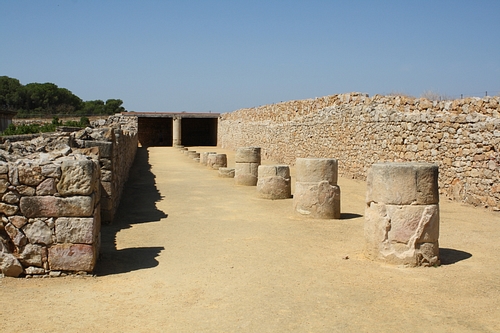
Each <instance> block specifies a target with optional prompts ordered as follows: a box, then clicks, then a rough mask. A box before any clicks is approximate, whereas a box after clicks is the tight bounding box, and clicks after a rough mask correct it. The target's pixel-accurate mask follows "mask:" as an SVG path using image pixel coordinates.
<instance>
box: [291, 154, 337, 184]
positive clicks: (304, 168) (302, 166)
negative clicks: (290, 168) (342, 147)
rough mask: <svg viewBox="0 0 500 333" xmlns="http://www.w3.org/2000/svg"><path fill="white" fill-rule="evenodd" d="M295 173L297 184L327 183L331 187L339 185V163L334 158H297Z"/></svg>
mask: <svg viewBox="0 0 500 333" xmlns="http://www.w3.org/2000/svg"><path fill="white" fill-rule="evenodd" d="M295 172H296V174H297V176H296V177H297V180H296V181H297V182H301V183H302V182H303V183H315V182H316V183H319V182H322V181H327V182H328V183H330V185H337V178H338V161H337V160H336V159H333V158H297V160H296V164H295Z"/></svg>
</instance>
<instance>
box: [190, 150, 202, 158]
mask: <svg viewBox="0 0 500 333" xmlns="http://www.w3.org/2000/svg"><path fill="white" fill-rule="evenodd" d="M197 154H198V155H197ZM187 157H189V158H195V157H200V155H199V153H197V152H196V151H194V150H188V152H187Z"/></svg>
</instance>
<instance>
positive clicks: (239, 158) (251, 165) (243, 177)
mask: <svg viewBox="0 0 500 333" xmlns="http://www.w3.org/2000/svg"><path fill="white" fill-rule="evenodd" d="M234 161H235V168H234V181H235V183H236V184H237V185H246V186H255V185H257V177H258V167H259V165H260V147H243V148H238V149H237V150H236V154H235V156H234Z"/></svg>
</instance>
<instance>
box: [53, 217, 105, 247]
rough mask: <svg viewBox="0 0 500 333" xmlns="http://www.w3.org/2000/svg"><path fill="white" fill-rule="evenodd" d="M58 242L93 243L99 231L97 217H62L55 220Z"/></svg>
mask: <svg viewBox="0 0 500 333" xmlns="http://www.w3.org/2000/svg"><path fill="white" fill-rule="evenodd" d="M55 229H56V230H55V232H56V241H57V243H80V244H93V243H94V239H95V237H96V235H97V233H98V231H97V230H96V229H97V223H96V221H95V218H93V217H86V218H78V217H73V218H70V217H60V218H58V219H56V221H55Z"/></svg>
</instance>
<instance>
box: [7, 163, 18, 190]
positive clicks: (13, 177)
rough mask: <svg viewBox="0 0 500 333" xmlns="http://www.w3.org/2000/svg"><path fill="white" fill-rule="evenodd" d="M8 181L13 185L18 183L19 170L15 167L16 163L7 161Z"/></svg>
mask: <svg viewBox="0 0 500 333" xmlns="http://www.w3.org/2000/svg"><path fill="white" fill-rule="evenodd" d="M9 182H10V183H11V184H12V185H15V186H17V185H20V184H19V170H18V169H17V164H16V163H9Z"/></svg>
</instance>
